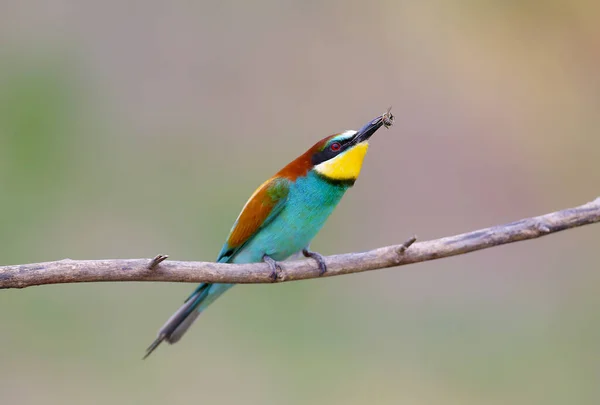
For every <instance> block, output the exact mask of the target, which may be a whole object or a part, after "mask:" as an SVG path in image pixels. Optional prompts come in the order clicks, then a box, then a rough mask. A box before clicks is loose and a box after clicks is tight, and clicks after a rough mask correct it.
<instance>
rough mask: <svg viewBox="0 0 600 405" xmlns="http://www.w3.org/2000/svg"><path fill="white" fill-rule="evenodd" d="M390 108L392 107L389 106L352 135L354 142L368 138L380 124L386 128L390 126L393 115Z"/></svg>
mask: <svg viewBox="0 0 600 405" xmlns="http://www.w3.org/2000/svg"><path fill="white" fill-rule="evenodd" d="M391 108H392V107H390V108H389V109H388V110H387V111H386V113H385V114H382V115H380V116H379V117H377V118H375V119H374V120H372V121H370V122H369V123H367V125H365V126H364V127H362V128H361V129H359V130H358V132H357V133H356V135H354V139H355V142H356V143H359V142H363V141H366V140H368V139H369V138H370V137H371V136H372V135H373V134H374V133H375V132H377V130H378V129H379V128H381V127H382V126H384V127H386V128H389V127H391V126H392V124H393V123H394V116H393V115H392V113H391V112H390V110H391Z"/></svg>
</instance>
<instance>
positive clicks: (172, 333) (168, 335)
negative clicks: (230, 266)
mask: <svg viewBox="0 0 600 405" xmlns="http://www.w3.org/2000/svg"><path fill="white" fill-rule="evenodd" d="M232 286H233V284H208V283H202V284H200V285H199V286H198V288H196V290H194V292H193V293H192V295H190V296H189V297H188V299H187V300H185V302H184V303H183V305H182V306H181V307H180V308H179V309H178V310H177V311H176V312H175V313H174V314H173V315H171V317H170V318H169V319H168V320H167V322H166V323H165V324H164V325H163V327H162V328H160V330H159V331H158V337H157V338H156V340H154V342H152V344H151V345H150V346H148V349H146V355H145V356H144V359H145V358H146V357H148V356H150V354H151V353H152V352H153V351H154V350H155V349H156V348H157V347H158V345H160V344H161V343H162V342H163V341H166V342H168V343H170V344H173V343H176V342H178V341H179V339H181V337H182V336H183V334H184V333H185V332H186V331H187V330H188V328H189V327H190V326H191V325H192V323H194V321H195V320H196V318H198V315H200V313H202V311H204V310H205V309H206V308H207V307H208V306H209V305H210V304H212V303H213V301H214V300H216V299H217V298H219V296H221V294H223V293H224V292H225V291H227V290H228V289H230V288H231V287H232Z"/></svg>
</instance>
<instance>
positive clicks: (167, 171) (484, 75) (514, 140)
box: [0, 0, 600, 405]
mask: <svg viewBox="0 0 600 405" xmlns="http://www.w3.org/2000/svg"><path fill="white" fill-rule="evenodd" d="M599 9H600V5H599V3H598V2H597V1H591V0H587V1H586V0H581V1H566V0H562V1H560V0H555V1H535V0H521V1H518V2H517V1H501V0H487V1H473V0H457V1H453V2H449V1H444V0H437V1H435V0H434V1H429V2H419V1H389V0H388V1H371V2H366V1H365V2H361V1H329V2H313V1H272V0H271V1H270V0H257V1H253V2H244V1H239V0H238V1H209V2H206V1H205V2H195V1H171V2H166V1H134V2H120V1H114V0H108V1H99V0H97V1H85V0H84V1H74V0H51V1H27V0H25V1H19V0H8V1H4V2H2V3H1V4H0V263H1V264H12V263H27V262H35V261H45V260H54V259H61V258H65V257H69V258H73V259H90V258H132V257H150V256H153V255H155V254H157V253H168V254H169V255H171V257H172V258H174V259H178V260H214V258H215V256H216V254H217V252H218V251H219V249H220V247H221V244H222V242H223V240H224V239H225V237H226V235H227V232H228V231H229V228H230V226H231V224H232V221H233V220H234V218H235V217H236V216H237V214H238V212H239V209H240V208H241V206H242V205H243V203H244V202H245V200H246V198H247V197H248V196H249V195H250V194H251V193H252V191H253V190H254V189H255V187H256V186H258V185H259V184H260V183H261V182H262V181H263V180H265V179H266V178H267V177H269V176H270V175H272V174H273V173H274V172H275V171H277V170H278V169H279V168H280V167H281V166H283V165H284V164H286V163H287V162H288V161H290V160H291V159H292V158H294V157H296V155H298V154H300V153H302V152H304V150H306V149H307V148H308V147H309V146H310V145H312V144H313V143H314V142H315V141H316V140H318V139H320V138H322V137H324V136H326V135H329V134H331V133H334V132H339V131H342V130H345V129H348V128H358V127H360V126H361V125H363V124H364V123H365V122H367V121H368V120H370V119H372V118H373V117H375V116H376V115H378V114H380V113H382V112H383V111H385V109H386V108H387V107H388V106H389V105H393V107H394V109H393V111H394V113H395V115H396V118H397V120H396V125H395V126H394V127H393V128H392V129H391V130H389V131H381V132H380V133H378V134H377V135H376V137H375V138H374V139H373V142H372V147H371V150H370V152H369V156H368V157H367V161H366V162H365V166H364V170H363V174H362V177H361V179H360V180H359V181H358V182H357V184H356V186H355V187H354V189H352V190H351V191H350V192H349V193H348V195H347V197H346V198H345V199H344V201H343V203H342V204H341V205H340V207H339V209H338V210H337V211H336V212H335V214H334V215H333V216H332V218H331V219H330V221H329V222H328V224H327V226H326V227H325V228H324V230H323V231H322V232H321V234H320V235H319V236H318V237H317V239H316V240H315V242H314V243H313V248H315V249H316V250H318V251H320V252H322V253H324V254H332V253H342V252H348V251H355V250H367V249H370V248H374V247H378V246H381V245H386V244H393V243H399V242H402V241H404V240H405V239H406V238H407V237H408V236H410V235H412V234H414V233H416V234H417V235H419V237H420V238H421V239H422V240H423V239H429V238H436V237H441V236H445V235H450V234H455V233H460V232H465V231H468V230H473V229H476V228H479V227H485V226H490V225H494V224H500V223H504V222H509V221H513V220H517V219H520V218H522V217H528V216H532V215H538V214H543V213H546V212H550V211H553V210H556V209H560V208H566V207H570V206H575V205H579V204H582V203H585V202H587V201H590V200H592V199H593V198H595V197H597V196H598V195H599V194H600V193H599V190H600V187H599V185H600V170H599V169H598V164H599V160H600V136H599V130H600V114H599V112H600V75H599V73H598V72H600V24H599V23H598V21H600V10H599ZM599 241H600V226H589V227H586V228H581V229H577V230H573V231H568V232H564V233H561V234H558V235H554V236H549V237H547V238H543V239H540V240H536V241H532V242H525V243H520V244H516V245H511V246H506V247H500V248H495V249H491V250H486V251H483V252H479V253H475V254H471V255H467V256H461V257H457V258H453V259H446V260H442V261H437V262H430V263H426V264H420V265H415V266H409V267H404V268H401V269H390V270H384V271H378V272H370V273H367V274H361V275H355V276H346V277H335V278H331V279H326V280H311V281H305V282H297V283H290V284H285V285H277V286H241V287H236V288H234V289H233V290H231V291H230V292H228V293H227V294H226V295H225V296H224V297H223V298H222V299H220V300H219V301H218V303H217V304H215V305H214V306H213V307H211V309H210V310H209V311H207V312H206V313H205V314H203V315H202V319H201V320H200V321H199V322H198V324H197V325H196V326H195V327H194V328H193V329H192V330H191V332H190V333H189V335H187V336H186V337H185V338H184V339H183V340H182V342H181V343H179V344H178V345H176V346H172V347H162V348H161V349H160V350H159V351H157V352H156V354H155V355H153V356H152V357H151V358H150V359H149V360H147V361H141V357H142V355H143V353H144V349H145V348H146V346H147V345H148V344H149V343H150V342H151V341H152V339H153V338H154V336H155V333H156V331H157V329H158V328H159V327H160V326H161V325H162V323H163V322H164V321H165V320H166V318H167V317H168V316H169V315H171V313H172V312H173V311H174V310H175V309H176V308H177V307H178V306H179V304H180V303H181V301H182V300H183V299H184V298H185V297H186V295H187V294H188V293H189V292H190V291H191V289H192V288H193V286H192V285H183V284H166V283H152V284H151V283H121V284H116V283H114V284H93V285H91V284H90V285H70V286H47V287H34V288H29V289H26V290H22V291H17V290H5V291H1V292H0V328H1V331H0V403H2V404H40V403H42V404H48V405H50V404H142V403H143V404H191V403H204V404H206V403H213V404H238V403H244V404H307V403H312V404H426V405H430V404H567V403H568V404H597V403H599V401H600V387H599V381H600V311H599V305H600V271H599V270H600V268H599V267H600V259H599V257H598V246H599Z"/></svg>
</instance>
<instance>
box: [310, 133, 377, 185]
mask: <svg viewBox="0 0 600 405" xmlns="http://www.w3.org/2000/svg"><path fill="white" fill-rule="evenodd" d="M368 149H369V143H368V142H366V141H364V142H361V143H359V144H357V145H355V146H353V147H352V148H350V149H348V150H347V151H345V152H343V153H342V154H340V155H338V156H336V157H335V158H333V159H330V160H327V161H325V162H323V163H319V164H318V165H316V166H315V168H314V170H315V171H316V172H317V173H319V174H321V175H322V176H325V177H328V178H330V179H332V180H339V181H344V180H356V179H357V178H358V175H359V174H360V169H361V168H362V164H363V160H364V159H365V155H366V154H367V150H368Z"/></svg>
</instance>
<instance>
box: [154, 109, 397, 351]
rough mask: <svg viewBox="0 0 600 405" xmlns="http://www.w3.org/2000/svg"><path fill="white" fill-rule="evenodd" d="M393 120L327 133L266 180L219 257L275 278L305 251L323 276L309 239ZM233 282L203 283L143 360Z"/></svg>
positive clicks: (382, 119) (184, 328) (178, 335)
mask: <svg viewBox="0 0 600 405" xmlns="http://www.w3.org/2000/svg"><path fill="white" fill-rule="evenodd" d="M393 120H394V116H393V115H392V113H391V107H390V108H389V109H388V110H387V111H386V112H385V113H384V114H382V115H380V116H378V117H377V118H375V119H373V120H371V121H369V122H368V123H367V124H366V125H364V126H363V127H362V128H361V129H359V130H358V131H355V130H347V131H344V132H341V133H338V134H334V135H331V136H328V137H326V138H323V139H321V140H320V141H318V142H317V143H315V144H314V145H313V146H312V147H311V148H310V149H308V150H307V151H306V152H304V153H303V154H301V155H300V156H299V157H297V158H296V159H294V160H293V161H292V162H290V163H289V164H288V165H286V166H285V167H284V168H283V169H281V170H280V171H278V172H277V173H276V174H275V175H274V176H273V177H271V178H270V179H268V180H267V181H265V182H264V183H262V184H261V185H260V186H259V187H258V188H257V189H256V191H255V192H254V193H253V194H252V195H251V196H250V198H249V199H248V201H247V202H246V204H245V205H244V206H243V208H242V211H241V212H240V214H239V216H238V217H237V219H236V220H235V222H234V224H233V227H232V228H231V230H230V232H229V236H228V237H227V239H226V241H225V243H224V244H223V247H222V249H221V251H220V252H219V255H218V256H217V262H218V263H255V262H265V263H267V264H268V266H269V268H270V270H271V273H270V275H271V278H272V279H273V281H276V280H277V277H278V274H279V272H280V271H281V266H280V264H279V262H280V261H283V260H285V259H287V258H289V257H291V256H293V255H296V254H299V253H300V252H301V253H302V255H304V256H305V257H306V258H312V259H313V260H315V261H316V262H317V264H318V267H319V275H323V274H324V273H325V272H326V271H327V266H326V264H325V260H324V258H323V256H322V255H321V254H319V253H317V252H314V251H312V250H310V248H309V246H310V242H311V241H312V239H313V238H314V237H315V236H316V235H317V233H318V232H319V231H320V230H321V228H322V227H323V225H324V224H325V222H326V220H327V218H328V217H329V215H330V214H331V213H332V212H333V210H334V209H335V207H336V206H337V205H338V203H339V202H340V200H341V198H342V196H343V195H344V194H345V192H346V191H347V190H348V189H349V188H350V187H352V186H353V185H354V183H355V182H356V180H357V178H358V176H359V174H360V172H361V168H362V165H363V161H364V158H365V155H366V153H367V149H368V148H369V140H370V138H371V136H372V135H373V134H374V133H375V132H376V131H377V130H378V129H379V128H381V127H382V126H383V127H385V128H389V127H390V126H391V125H392V124H393ZM233 286H234V284H228V283H201V284H200V285H199V286H198V287H197V288H196V289H195V290H194V291H193V292H192V294H191V295H190V296H189V297H188V298H187V299H186V300H185V302H184V303H183V305H182V306H181V307H180V308H179V309H178V310H177V311H176V312H175V313H174V314H173V315H172V316H171V317H170V318H169V319H168V320H167V322H166V323H165V324H164V325H163V327H162V328H160V330H159V331H158V336H157V338H156V339H155V340H154V341H153V342H152V344H151V345H150V346H149V347H148V348H147V349H146V354H145V356H144V359H145V358H147V357H148V356H149V355H150V354H151V353H152V352H153V351H154V350H155V349H156V348H157V347H158V346H159V345H160V344H161V343H162V342H163V341H166V342H168V343H169V344H174V343H176V342H178V341H179V340H180V339H181V337H182V336H183V335H184V334H185V333H186V332H187V330H188V329H189V327H190V326H191V325H192V323H194V321H195V320H196V319H197V318H198V316H199V315H200V314H201V313H202V312H203V311H204V310H205V309H206V308H207V307H208V306H209V305H210V304H212V303H213V302H214V301H215V300H216V299H217V298H219V297H220V296H221V295H222V294H223V293H224V292H225V291H227V290H229V289H230V288H231V287H233Z"/></svg>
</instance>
